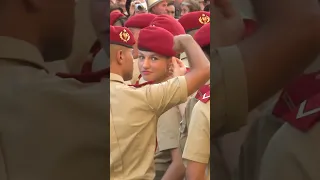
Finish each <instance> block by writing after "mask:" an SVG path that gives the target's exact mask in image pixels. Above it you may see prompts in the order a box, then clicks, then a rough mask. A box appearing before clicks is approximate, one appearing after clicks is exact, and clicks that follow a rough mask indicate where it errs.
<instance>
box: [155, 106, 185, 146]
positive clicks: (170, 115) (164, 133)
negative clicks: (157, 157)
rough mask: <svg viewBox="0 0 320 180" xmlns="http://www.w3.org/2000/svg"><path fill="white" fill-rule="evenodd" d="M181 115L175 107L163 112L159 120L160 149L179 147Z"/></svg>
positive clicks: (158, 137)
mask: <svg viewBox="0 0 320 180" xmlns="http://www.w3.org/2000/svg"><path fill="white" fill-rule="evenodd" d="M180 121H181V115H180V112H179V110H178V108H176V107H174V108H171V109H169V110H168V111H167V112H165V113H164V114H162V115H161V116H160V118H159V120H158V127H157V128H158V129H157V140H158V146H159V151H164V150H168V149H174V148H178V147H179V124H180Z"/></svg>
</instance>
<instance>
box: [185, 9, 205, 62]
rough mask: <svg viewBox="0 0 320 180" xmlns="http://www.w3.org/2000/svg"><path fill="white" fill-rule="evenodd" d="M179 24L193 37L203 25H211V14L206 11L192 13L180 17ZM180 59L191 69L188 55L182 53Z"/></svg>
mask: <svg viewBox="0 0 320 180" xmlns="http://www.w3.org/2000/svg"><path fill="white" fill-rule="evenodd" d="M179 22H180V24H181V25H182V26H183V28H184V30H185V31H186V33H187V34H190V35H191V36H193V35H194V34H195V33H196V32H197V30H198V29H200V28H201V27H202V26H203V25H205V24H207V23H210V13H208V12H205V11H195V12H191V13H188V14H185V15H184V16H182V17H180V19H179ZM180 59H181V60H182V62H183V63H184V64H185V65H186V66H187V67H189V64H188V59H187V55H186V53H182V54H181V56H180Z"/></svg>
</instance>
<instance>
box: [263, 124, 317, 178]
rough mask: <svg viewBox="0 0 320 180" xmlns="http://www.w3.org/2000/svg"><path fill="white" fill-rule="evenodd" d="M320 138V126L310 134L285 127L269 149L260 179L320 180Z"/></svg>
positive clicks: (276, 135) (271, 142)
mask: <svg viewBox="0 0 320 180" xmlns="http://www.w3.org/2000/svg"><path fill="white" fill-rule="evenodd" d="M319 137H320V124H319V123H317V124H316V125H315V126H314V127H313V128H312V129H311V130H309V131H308V132H301V131H300V130H297V129H295V128H294V127H292V126H291V125H290V124H287V123H286V124H284V125H283V126H282V127H281V128H280V129H279V130H278V131H277V132H276V133H275V135H274V136H273V137H272V139H271V140H270V142H269V144H268V146H267V149H266V151H265V153H264V155H263V158H262V162H261V170H260V178H259V180H271V179H272V180H284V179H285V180H287V179H288V180H289V179H290V180H318V179H320V171H319V166H320V155H319V150H320V144H319Z"/></svg>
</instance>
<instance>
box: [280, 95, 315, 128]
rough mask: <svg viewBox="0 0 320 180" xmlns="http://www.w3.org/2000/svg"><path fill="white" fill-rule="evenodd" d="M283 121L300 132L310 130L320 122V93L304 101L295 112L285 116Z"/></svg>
mask: <svg viewBox="0 0 320 180" xmlns="http://www.w3.org/2000/svg"><path fill="white" fill-rule="evenodd" d="M283 120H284V121H286V122H288V123H289V124H291V125H292V126H293V127H295V128H297V129H299V130H300V131H303V132H307V131H308V130H310V129H311V128H312V127H313V126H314V125H315V124H316V123H318V122H319V121H320V93H319V94H317V95H316V96H314V97H312V98H310V99H308V100H305V101H303V102H302V103H301V104H300V105H299V106H298V107H297V108H295V109H294V110H293V111H291V112H289V113H287V114H286V115H284V116H283Z"/></svg>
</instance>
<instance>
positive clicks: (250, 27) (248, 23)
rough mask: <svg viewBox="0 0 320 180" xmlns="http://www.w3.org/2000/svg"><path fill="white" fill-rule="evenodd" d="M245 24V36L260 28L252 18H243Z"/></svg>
mask: <svg viewBox="0 0 320 180" xmlns="http://www.w3.org/2000/svg"><path fill="white" fill-rule="evenodd" d="M243 22H244V25H245V33H244V37H247V36H250V35H251V34H253V33H254V32H255V31H256V29H257V28H258V25H257V22H256V21H254V20H252V19H243Z"/></svg>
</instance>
